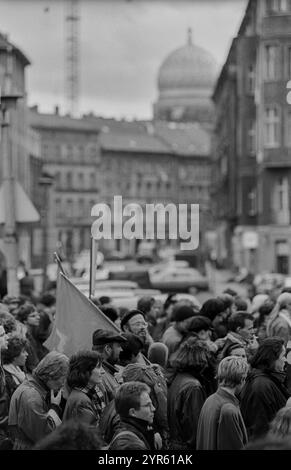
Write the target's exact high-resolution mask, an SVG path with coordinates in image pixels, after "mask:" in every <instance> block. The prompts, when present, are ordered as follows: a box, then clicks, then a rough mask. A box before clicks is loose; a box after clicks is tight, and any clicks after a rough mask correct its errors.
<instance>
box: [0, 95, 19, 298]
mask: <svg viewBox="0 0 291 470" xmlns="http://www.w3.org/2000/svg"><path fill="white" fill-rule="evenodd" d="M19 98H22V95H20V94H12V93H7V94H1V90H0V110H1V113H2V120H1V155H2V164H3V167H2V168H3V190H4V199H5V223H4V246H5V256H6V262H7V291H8V295H12V296H17V295H18V294H19V283H18V278H17V267H18V245H17V237H16V200H15V177H14V173H13V163H12V155H11V154H10V151H9V128H10V120H9V117H10V116H9V114H10V113H9V111H10V110H12V109H16V105H17V101H18V99H19Z"/></svg>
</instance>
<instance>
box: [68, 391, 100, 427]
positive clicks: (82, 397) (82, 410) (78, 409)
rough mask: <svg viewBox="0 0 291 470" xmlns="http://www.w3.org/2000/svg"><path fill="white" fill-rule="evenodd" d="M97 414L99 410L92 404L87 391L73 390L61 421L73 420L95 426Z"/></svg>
mask: <svg viewBox="0 0 291 470" xmlns="http://www.w3.org/2000/svg"><path fill="white" fill-rule="evenodd" d="M99 413H100V410H98V408H97V406H96V405H95V403H94V402H93V400H92V397H91V396H90V391H89V390H88V391H85V390H81V389H73V390H72V391H71V393H70V395H69V397H68V399H67V403H66V407H65V411H64V415H63V421H68V420H70V419H74V420H77V421H79V422H81V423H85V424H89V425H90V426H97V424H98V422H99V418H100V414H99Z"/></svg>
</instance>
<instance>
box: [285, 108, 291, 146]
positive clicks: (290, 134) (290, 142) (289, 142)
mask: <svg viewBox="0 0 291 470" xmlns="http://www.w3.org/2000/svg"><path fill="white" fill-rule="evenodd" d="M285 142H286V146H287V147H291V109H289V110H288V111H287V117H286V135H285Z"/></svg>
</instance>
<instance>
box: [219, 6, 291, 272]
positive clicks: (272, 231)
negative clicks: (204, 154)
mask: <svg viewBox="0 0 291 470" xmlns="http://www.w3.org/2000/svg"><path fill="white" fill-rule="evenodd" d="M290 76H291V2H290V0H282V1H280V0H278V1H275V0H259V1H252V0H251V1H249V2H248V5H247V9H246V12H245V15H244V18H243V20H242V23H241V26H240V28H239V31H238V34H237V36H236V38H234V40H233V42H232V45H231V48H230V51H229V54H228V57H227V60H226V62H225V64H224V66H223V68H222V71H221V73H220V76H219V79H218V81H217V83H216V87H215V91H214V94H213V100H214V103H215V108H216V124H215V131H214V136H213V161H214V167H213V175H214V177H213V193H212V200H213V210H214V213H215V215H216V228H217V257H218V259H219V260H220V261H221V263H223V264H228V265H233V266H236V267H239V268H242V267H244V268H247V269H248V270H249V271H251V272H253V273H257V272H264V271H266V272H280V273H283V274H289V273H290V272H291V264H290V261H291V259H290V253H291V250H290V248H291V246H290V244H291V230H290V183H291V181H290V177H291V153H290V152H291V143H290V131H291V127H290V125H291V117H290V116H291V107H290V105H288V102H287V99H286V96H287V89H286V84H287V82H288V80H290ZM226 110H227V112H226Z"/></svg>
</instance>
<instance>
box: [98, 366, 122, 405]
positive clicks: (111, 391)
mask: <svg viewBox="0 0 291 470" xmlns="http://www.w3.org/2000/svg"><path fill="white" fill-rule="evenodd" d="M102 366H103V369H104V374H103V376H102V381H103V386H104V387H103V388H104V389H105V392H104V396H105V403H106V405H107V404H108V403H110V402H111V400H112V399H113V398H115V395H116V392H117V390H118V388H119V386H120V384H119V383H118V381H117V380H116V378H115V375H114V374H118V373H119V370H118V369H117V368H116V367H114V366H113V365H111V364H109V362H107V361H103V363H102Z"/></svg>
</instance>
